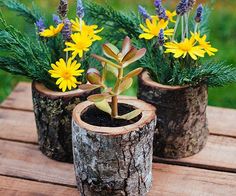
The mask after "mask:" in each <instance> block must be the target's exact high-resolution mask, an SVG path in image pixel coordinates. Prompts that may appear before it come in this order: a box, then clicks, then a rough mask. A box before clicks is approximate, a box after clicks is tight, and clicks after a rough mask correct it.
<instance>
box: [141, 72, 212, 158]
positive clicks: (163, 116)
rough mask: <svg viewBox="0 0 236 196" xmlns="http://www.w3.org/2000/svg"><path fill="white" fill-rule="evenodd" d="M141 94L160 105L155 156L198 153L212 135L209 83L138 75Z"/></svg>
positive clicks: (181, 156) (177, 155) (185, 155)
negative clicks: (208, 111)
mask: <svg viewBox="0 0 236 196" xmlns="http://www.w3.org/2000/svg"><path fill="white" fill-rule="evenodd" d="M138 98H139V99H141V100H144V101H146V102H147V103H151V104H152V105H154V106H155V107H156V108H157V114H158V115H157V116H158V118H157V129H156V131H155V133H154V143H153V145H154V149H153V150H154V156H159V157H163V158H173V159H178V158H184V157H188V156H191V155H194V154H196V153H198V152H199V151H200V150H201V149H202V148H203V147H204V146H205V144H206V142H207V138H208V135H209V130H208V126H207V118H206V107H207V103H208V92H207V86H206V85H198V86H195V87H190V86H166V85H161V84H158V83H156V82H154V81H152V80H151V78H150V77H149V74H148V72H143V73H142V74H141V75H140V76H139V89H138Z"/></svg>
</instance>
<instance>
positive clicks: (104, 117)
mask: <svg viewBox="0 0 236 196" xmlns="http://www.w3.org/2000/svg"><path fill="white" fill-rule="evenodd" d="M133 110H135V108H134V107H133V106H131V105H127V104H119V105H118V111H119V115H120V116H121V115H124V114H127V113H129V112H132V111H133ZM141 117H142V114H140V115H139V116H137V117H136V118H134V119H132V120H120V119H112V118H111V116H110V115H109V114H107V113H106V112H103V111H101V110H99V109H97V108H96V106H95V105H93V106H90V107H89V108H88V109H87V110H86V111H85V112H83V113H82V115H81V119H82V120H83V121H84V122H86V123H88V124H90V125H94V126H99V127H122V126H127V125H130V124H134V123H136V122H138V121H139V120H140V119H141Z"/></svg>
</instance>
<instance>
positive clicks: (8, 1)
mask: <svg viewBox="0 0 236 196" xmlns="http://www.w3.org/2000/svg"><path fill="white" fill-rule="evenodd" d="M0 6H5V7H6V8H8V9H9V10H12V11H15V12H16V13H18V14H19V15H20V16H23V17H24V18H25V19H26V21H28V22H31V23H33V24H34V23H35V22H36V21H37V20H39V18H41V17H42V15H41V12H40V11H39V9H38V8H37V7H36V6H35V4H34V3H32V9H29V8H28V7H26V6H25V5H24V4H22V3H20V2H19V1H17V0H0Z"/></svg>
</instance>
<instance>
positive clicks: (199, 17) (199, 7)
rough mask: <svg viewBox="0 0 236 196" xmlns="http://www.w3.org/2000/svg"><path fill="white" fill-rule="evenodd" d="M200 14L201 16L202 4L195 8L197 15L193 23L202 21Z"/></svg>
mask: <svg viewBox="0 0 236 196" xmlns="http://www.w3.org/2000/svg"><path fill="white" fill-rule="evenodd" d="M202 14H203V6H202V4H200V5H199V6H198V8H197V13H196V16H195V21H196V22H197V23H200V22H201V21H202Z"/></svg>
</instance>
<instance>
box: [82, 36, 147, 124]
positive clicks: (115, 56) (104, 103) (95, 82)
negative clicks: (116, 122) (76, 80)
mask: <svg viewBox="0 0 236 196" xmlns="http://www.w3.org/2000/svg"><path fill="white" fill-rule="evenodd" d="M102 48H103V53H104V55H105V56H106V57H108V58H109V59H107V58H105V57H102V56H98V55H96V54H93V55H92V57H94V58H95V59H97V60H98V61H100V62H101V64H102V66H103V69H102V73H100V72H99V71H98V70H97V69H95V68H90V69H89V70H88V71H87V80H88V82H89V84H83V85H81V86H80V89H83V90H93V89H97V88H101V89H103V92H102V93H101V94H95V95H92V96H90V97H88V100H89V101H92V102H94V104H95V105H96V107H97V108H98V109H100V110H102V111H104V112H106V113H108V114H110V115H111V117H112V119H125V120H131V119H133V118H135V117H137V116H138V115H139V114H140V113H141V111H140V110H134V111H132V112H130V113H127V114H125V115H122V116H119V115H118V96H119V95H120V94H121V93H123V92H124V91H126V90H127V89H129V88H130V87H131V86H132V84H133V77H135V76H137V75H139V74H140V73H141V72H142V70H143V69H142V68H137V69H135V70H133V71H131V72H129V73H128V74H127V75H125V76H124V68H126V67H127V66H129V65H130V64H132V63H134V62H135V61H138V60H139V59H140V58H142V57H143V56H144V55H145V53H146V49H145V48H142V49H140V50H138V49H137V48H135V47H134V46H132V44H131V40H130V38H129V37H126V38H125V39H124V41H123V45H122V50H121V51H120V50H119V49H118V48H117V47H116V46H114V45H113V44H111V43H107V44H104V45H103V46H102ZM108 73H112V74H113V75H114V76H115V78H116V82H115V85H114V87H113V88H111V87H108V86H107V85H106V79H107V75H108ZM109 99H111V104H109Z"/></svg>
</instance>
